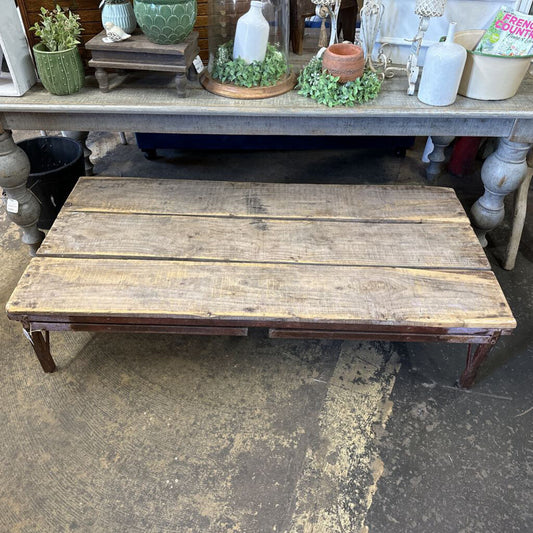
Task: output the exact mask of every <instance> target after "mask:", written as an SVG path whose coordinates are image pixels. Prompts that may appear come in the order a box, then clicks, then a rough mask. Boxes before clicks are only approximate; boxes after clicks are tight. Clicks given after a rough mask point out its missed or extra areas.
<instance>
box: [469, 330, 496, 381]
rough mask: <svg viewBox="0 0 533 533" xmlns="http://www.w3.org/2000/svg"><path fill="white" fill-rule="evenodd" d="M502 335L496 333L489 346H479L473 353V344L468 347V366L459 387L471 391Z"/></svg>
mask: <svg viewBox="0 0 533 533" xmlns="http://www.w3.org/2000/svg"><path fill="white" fill-rule="evenodd" d="M499 338H500V333H499V332H497V333H494V335H493V336H492V338H491V340H490V342H488V343H487V344H478V346H477V348H476V351H475V352H474V353H472V344H469V345H468V355H467V357H466V366H465V369H464V371H463V373H462V374H461V377H460V378H459V387H461V388H463V389H469V388H470V387H471V386H472V385H473V384H474V381H475V380H476V375H477V372H478V370H479V367H480V366H481V364H482V363H483V361H485V359H486V358H487V356H488V355H489V352H490V351H491V349H492V347H493V346H494V345H495V344H496V342H498V339H499Z"/></svg>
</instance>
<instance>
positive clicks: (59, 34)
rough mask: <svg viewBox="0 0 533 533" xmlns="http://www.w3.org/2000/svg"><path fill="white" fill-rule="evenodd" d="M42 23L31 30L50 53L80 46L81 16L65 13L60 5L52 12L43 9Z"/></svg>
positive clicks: (36, 24)
mask: <svg viewBox="0 0 533 533" xmlns="http://www.w3.org/2000/svg"><path fill="white" fill-rule="evenodd" d="M40 16H41V23H40V24H39V23H38V22H36V23H35V24H34V25H33V26H32V27H31V28H30V30H32V31H34V32H35V35H37V37H39V39H41V42H42V43H43V44H44V46H46V48H47V49H48V51H49V52H58V51H60V50H68V49H69V48H72V47H73V46H76V45H78V44H80V41H79V40H78V37H79V35H80V33H81V32H82V30H83V28H82V27H81V25H80V23H79V20H80V16H79V15H76V14H75V13H72V12H71V11H70V10H69V11H63V10H62V9H61V7H60V6H59V5H56V8H55V9H54V10H52V11H48V10H47V9H45V8H44V7H41V15H40Z"/></svg>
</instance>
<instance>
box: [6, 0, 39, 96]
mask: <svg viewBox="0 0 533 533" xmlns="http://www.w3.org/2000/svg"><path fill="white" fill-rule="evenodd" d="M0 13H2V23H1V24H0V96H22V95H23V94H24V93H25V92H26V91H27V90H28V89H29V88H30V87H31V86H32V85H34V84H35V82H36V81H37V74H36V72H35V66H34V64H33V60H32V57H31V52H30V49H29V47H28V42H27V40H26V34H25V32H24V26H23V24H22V20H21V18H20V14H19V12H18V9H17V7H16V5H15V0H0ZM2 58H3V59H4V60H5V61H2ZM2 65H4V68H2ZM6 65H7V69H5V66H6Z"/></svg>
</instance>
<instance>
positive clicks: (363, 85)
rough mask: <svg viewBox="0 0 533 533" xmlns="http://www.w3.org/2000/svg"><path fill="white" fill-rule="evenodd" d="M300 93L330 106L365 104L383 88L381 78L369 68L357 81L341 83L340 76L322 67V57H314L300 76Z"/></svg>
mask: <svg viewBox="0 0 533 533" xmlns="http://www.w3.org/2000/svg"><path fill="white" fill-rule="evenodd" d="M297 88H298V89H299V91H298V94H301V95H303V96H308V97H309V98H312V99H313V100H316V101H317V102H318V103H320V104H324V105H327V106H329V107H335V106H340V105H343V106H347V107H353V106H355V104H363V103H365V102H368V101H370V100H373V99H374V98H376V96H377V95H378V93H379V91H380V90H381V80H380V79H379V77H378V76H377V75H376V74H375V73H374V72H371V71H369V70H365V73H364V74H363V75H362V76H361V77H360V78H358V79H356V80H355V81H348V82H346V83H339V78H338V77H336V76H332V75H331V74H328V73H327V72H325V71H324V70H323V69H322V59H321V58H317V57H313V59H311V61H310V62H309V63H308V64H307V66H306V67H305V68H304V69H303V70H302V72H301V73H300V76H299V77H298V87H297Z"/></svg>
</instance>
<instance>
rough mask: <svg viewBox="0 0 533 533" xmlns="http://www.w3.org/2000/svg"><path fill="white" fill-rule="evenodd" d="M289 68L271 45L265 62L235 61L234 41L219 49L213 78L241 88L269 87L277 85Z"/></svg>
mask: <svg viewBox="0 0 533 533" xmlns="http://www.w3.org/2000/svg"><path fill="white" fill-rule="evenodd" d="M288 67H289V66H288V64H287V61H285V57H284V56H283V54H282V53H281V52H280V51H279V50H278V49H277V48H276V47H275V46H274V45H272V44H270V43H269V44H268V45H267V51H266V54H265V59H264V60H263V61H252V63H246V61H244V59H241V58H240V57H238V58H237V59H233V41H229V42H227V43H225V44H222V45H220V46H219V47H218V50H217V52H216V55H215V61H214V64H213V70H212V72H211V77H212V78H213V79H216V80H218V81H221V82H222V83H233V84H234V85H238V86H239V87H268V86H272V85H276V83H278V81H279V80H280V79H281V78H282V77H283V76H284V75H285V74H286V73H287V71H288V70H289V68H288Z"/></svg>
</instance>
